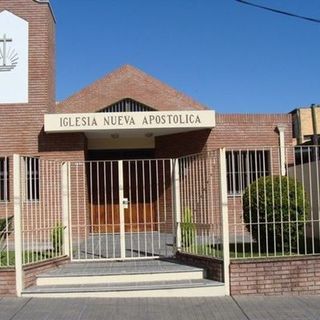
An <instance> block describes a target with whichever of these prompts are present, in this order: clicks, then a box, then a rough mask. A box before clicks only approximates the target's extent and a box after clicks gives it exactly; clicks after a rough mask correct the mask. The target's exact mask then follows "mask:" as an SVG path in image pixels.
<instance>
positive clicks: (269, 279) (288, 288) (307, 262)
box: [230, 256, 320, 296]
mask: <svg viewBox="0 0 320 320" xmlns="http://www.w3.org/2000/svg"><path fill="white" fill-rule="evenodd" d="M230 289H231V295H233V296H235V295H305V294H319V293H320V257H319V256H314V257H312V256H307V257H297V258H293V257H290V258H274V259H261V260H257V259H255V260H244V261H231V264H230Z"/></svg>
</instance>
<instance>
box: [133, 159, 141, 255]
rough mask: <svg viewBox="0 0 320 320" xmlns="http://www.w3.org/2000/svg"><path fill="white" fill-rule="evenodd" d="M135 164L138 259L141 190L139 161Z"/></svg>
mask: <svg viewBox="0 0 320 320" xmlns="http://www.w3.org/2000/svg"><path fill="white" fill-rule="evenodd" d="M134 163H135V188H136V209H137V226H138V232H137V242H138V257H140V211H139V210H140V208H139V191H138V190H139V189H138V179H139V175H138V162H137V160H135V161H134Z"/></svg>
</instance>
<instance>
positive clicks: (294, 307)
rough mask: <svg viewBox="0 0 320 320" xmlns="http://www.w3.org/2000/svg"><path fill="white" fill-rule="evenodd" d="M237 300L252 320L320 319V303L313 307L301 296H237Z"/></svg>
mask: <svg viewBox="0 0 320 320" xmlns="http://www.w3.org/2000/svg"><path fill="white" fill-rule="evenodd" d="M235 300H236V301H237V303H238V304H239V305H240V307H241V309H242V310H243V311H244V312H245V314H246V315H247V316H248V317H249V319H250V320H267V319H268V320H273V319H274V320H286V319H290V320H319V319H320V305H319V304H318V306H317V307H316V306H314V307H311V306H310V305H308V304H306V303H305V302H304V301H302V300H301V299H300V298H299V297H284V296H279V297H236V298H235ZM319 301H320V300H319Z"/></svg>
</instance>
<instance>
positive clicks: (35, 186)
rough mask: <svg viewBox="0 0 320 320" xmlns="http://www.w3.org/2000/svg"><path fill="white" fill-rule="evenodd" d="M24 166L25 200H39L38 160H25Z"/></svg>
mask: <svg viewBox="0 0 320 320" xmlns="http://www.w3.org/2000/svg"><path fill="white" fill-rule="evenodd" d="M25 164H26V174H27V177H26V178H27V179H26V184H27V185H26V191H27V194H26V196H27V200H29V201H38V200H39V159H38V158H25Z"/></svg>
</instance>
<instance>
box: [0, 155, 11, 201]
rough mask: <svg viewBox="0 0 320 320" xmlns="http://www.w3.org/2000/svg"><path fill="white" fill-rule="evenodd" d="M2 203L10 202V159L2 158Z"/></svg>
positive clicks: (0, 189)
mask: <svg viewBox="0 0 320 320" xmlns="http://www.w3.org/2000/svg"><path fill="white" fill-rule="evenodd" d="M0 201H5V202H6V201H9V158H8V157H5V158H0Z"/></svg>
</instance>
